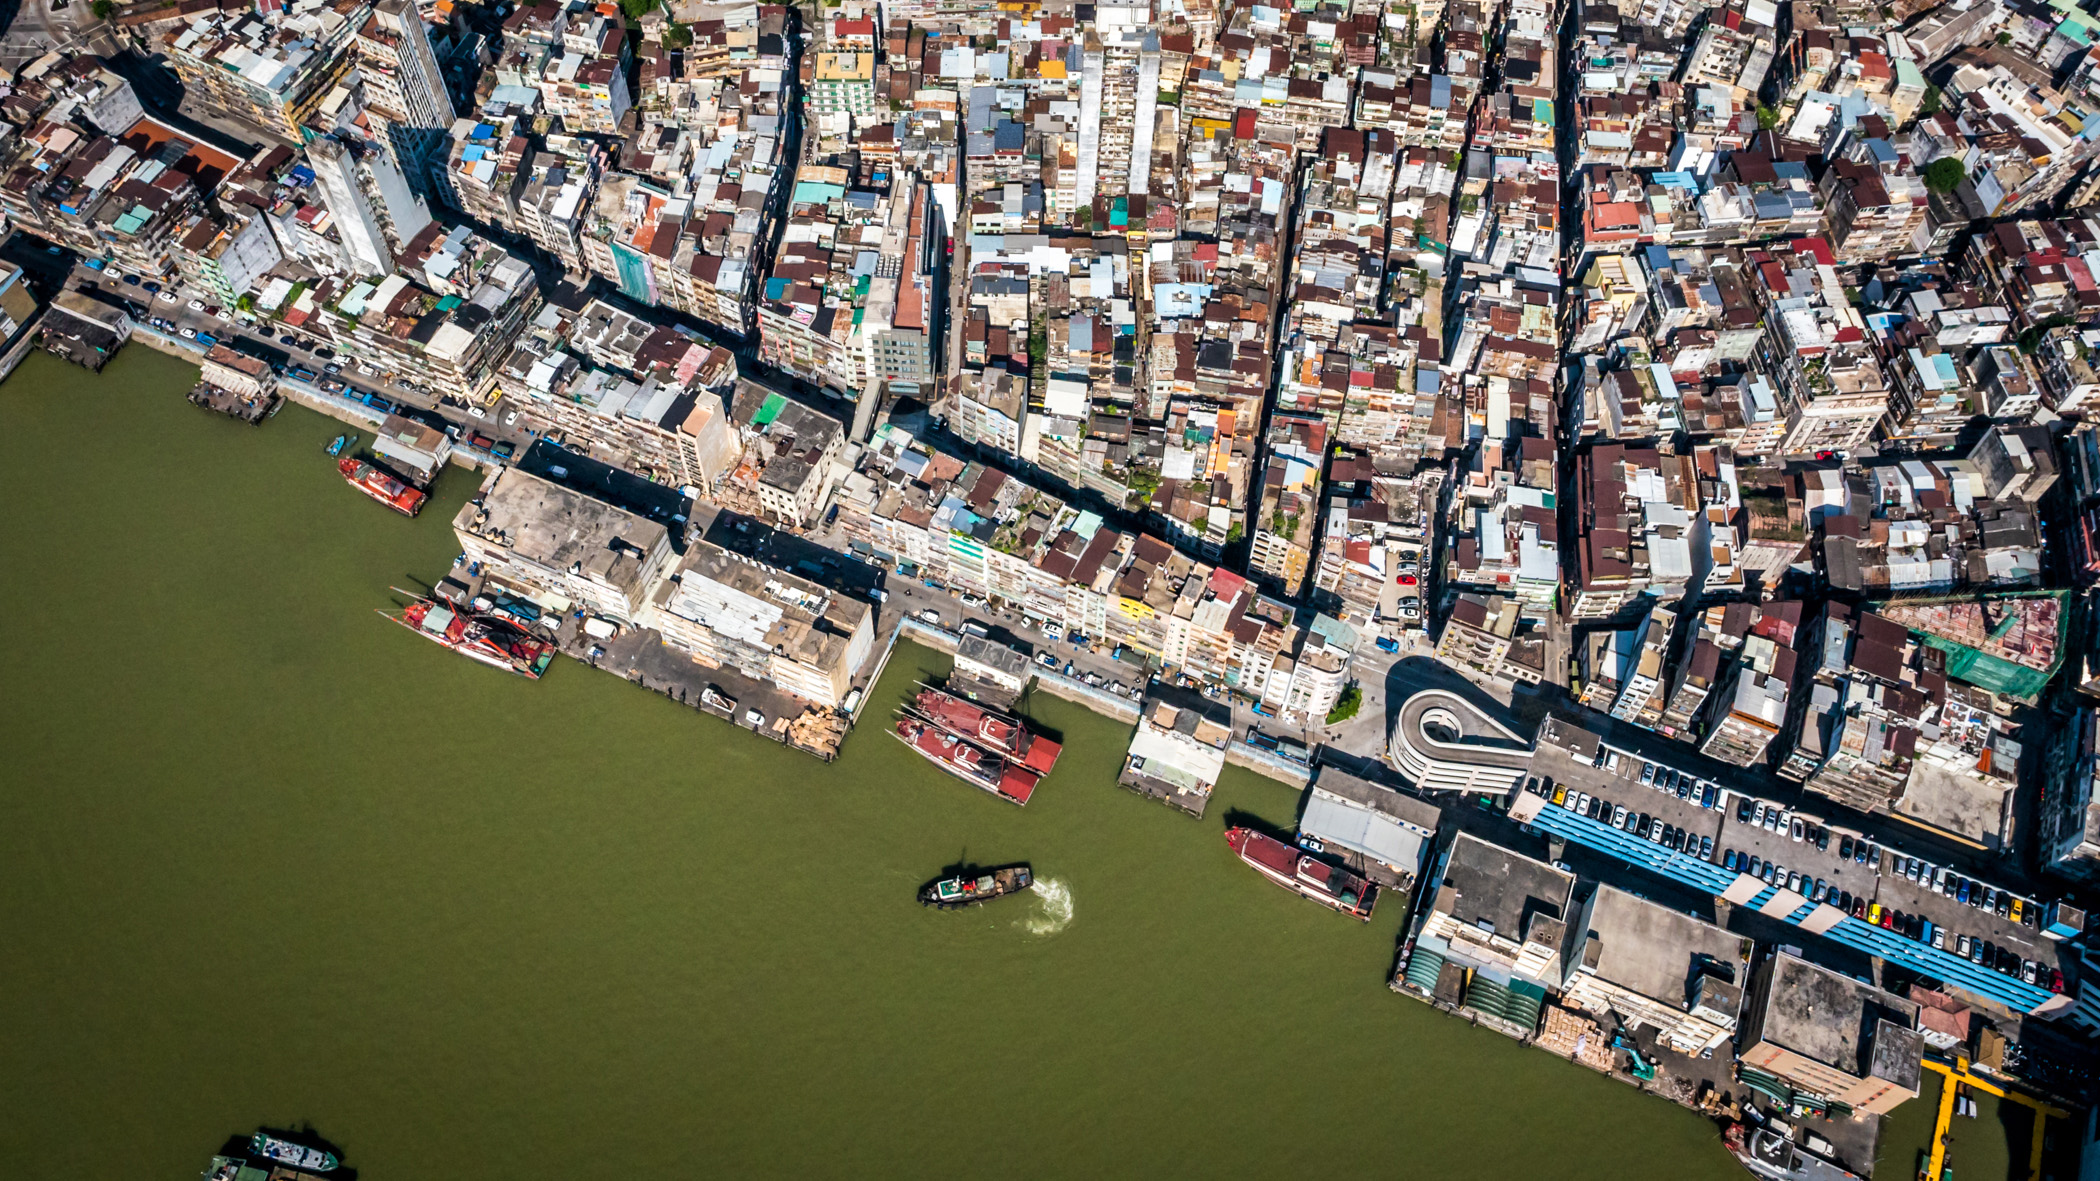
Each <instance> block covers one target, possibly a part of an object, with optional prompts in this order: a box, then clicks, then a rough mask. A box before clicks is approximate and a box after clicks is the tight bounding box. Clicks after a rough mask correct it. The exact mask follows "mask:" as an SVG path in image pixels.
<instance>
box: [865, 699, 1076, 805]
mask: <svg viewBox="0 0 2100 1181" xmlns="http://www.w3.org/2000/svg"><path fill="white" fill-rule="evenodd" d="M894 733H895V734H896V735H897V738H898V739H899V740H900V741H902V742H903V743H904V745H906V746H908V747H910V748H912V750H914V751H916V752H918V754H919V756H920V757H921V758H924V759H926V760H927V761H928V762H930V763H932V764H933V765H934V766H936V767H939V768H940V769H941V770H943V771H946V772H948V773H949V774H950V775H953V776H955V777H956V778H957V779H960V780H962V781H963V782H965V783H968V784H970V785H971V786H973V787H978V788H982V789H983V790H985V791H988V792H990V793H992V794H993V795H995V796H998V797H999V798H1001V799H1004V800H1011V801H1013V802H1014V803H1016V804H1026V803H1028V797H1029V796H1030V795H1033V794H1034V793H1035V785H1036V782H1037V781H1038V780H1040V779H1041V778H1042V776H1041V775H1039V774H1037V773H1036V772H1034V771H1032V770H1030V769H1028V768H1027V767H1023V766H1021V765H1020V764H1018V763H1013V762H1010V761H1008V760H1007V759H1005V758H1002V757H1001V756H1000V755H998V754H997V753H995V752H993V751H990V750H986V749H985V748H984V747H981V746H979V745H977V744H976V743H974V742H970V741H968V740H967V739H963V738H959V737H957V736H955V735H954V734H951V733H949V732H947V731H946V730H943V729H941V728H940V727H939V726H936V725H934V724H933V723H932V722H929V721H927V720H926V719H924V718H922V717H918V716H916V715H914V714H909V713H907V714H905V715H903V716H901V717H899V718H898V719H897V728H896V730H895V731H894Z"/></svg>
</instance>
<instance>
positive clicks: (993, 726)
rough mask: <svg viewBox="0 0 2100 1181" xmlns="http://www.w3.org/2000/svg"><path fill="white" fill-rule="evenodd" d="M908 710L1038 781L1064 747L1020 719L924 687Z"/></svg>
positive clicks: (1052, 764)
mask: <svg viewBox="0 0 2100 1181" xmlns="http://www.w3.org/2000/svg"><path fill="white" fill-rule="evenodd" d="M910 708H911V710H912V712H913V713H916V714H918V715H919V716H920V717H922V718H925V719H926V720H927V721H929V722H932V723H933V724H934V725H936V726H939V727H940V728H941V729H943V730H946V731H947V732H948V733H950V734H953V735H955V736H956V737H957V738H967V739H969V740H970V741H971V742H974V743H976V744H977V745H978V746H981V747H984V748H985V749H986V750H990V751H992V752H994V753H996V754H998V755H999V756H1000V757H1001V758H1004V759H1008V760H1010V761H1012V762H1015V763H1018V764H1020V765H1021V766H1022V767H1025V768H1027V769H1028V770H1030V771H1033V772H1035V774H1036V777H1037V778H1038V779H1040V778H1042V777H1043V776H1045V775H1048V774H1049V773H1050V771H1051V769H1052V768H1053V767H1056V766H1057V756H1058V755H1059V754H1062V753H1063V752H1064V747H1063V746H1062V745H1060V744H1058V743H1055V742H1052V741H1050V740H1049V739H1047V738H1045V737H1043V736H1042V735H1040V734H1037V733H1034V732H1032V731H1031V730H1029V729H1028V727H1027V726H1025V725H1023V724H1022V723H1021V719H1019V718H1016V717H1013V716H1011V715H1009V714H1003V713H1000V712H999V711H997V710H993V709H986V708H985V707H984V706H981V705H979V704H977V703H976V702H974V701H971V700H969V699H967V698H963V697H958V696H956V695H955V694H953V693H947V692H943V691H942V690H939V689H933V688H924V689H920V690H919V692H918V694H917V695H916V696H914V697H913V698H912V700H911V707H910Z"/></svg>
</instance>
